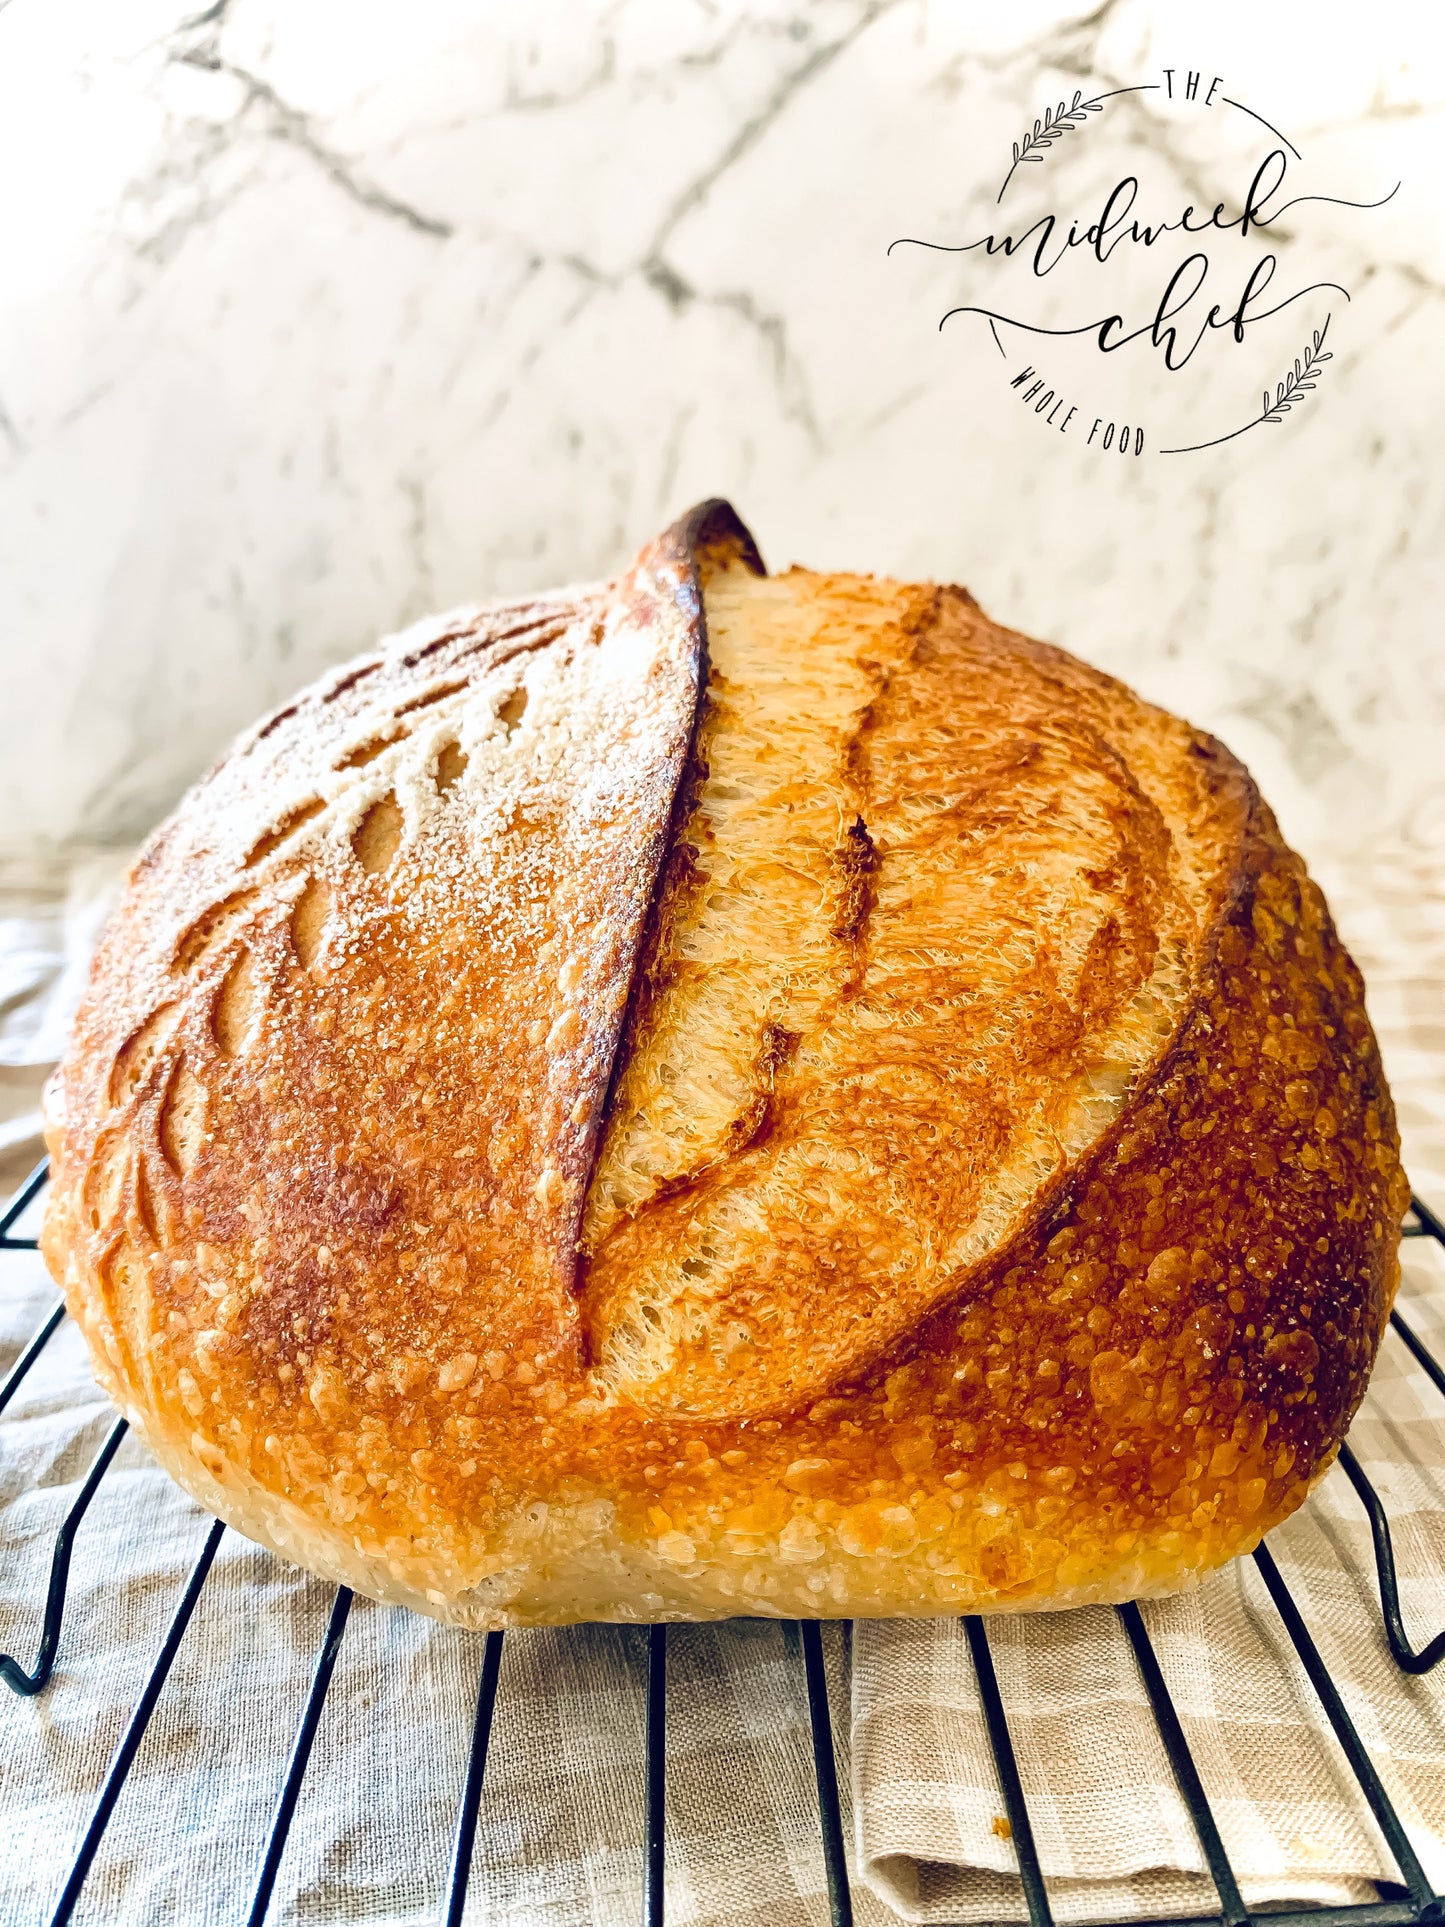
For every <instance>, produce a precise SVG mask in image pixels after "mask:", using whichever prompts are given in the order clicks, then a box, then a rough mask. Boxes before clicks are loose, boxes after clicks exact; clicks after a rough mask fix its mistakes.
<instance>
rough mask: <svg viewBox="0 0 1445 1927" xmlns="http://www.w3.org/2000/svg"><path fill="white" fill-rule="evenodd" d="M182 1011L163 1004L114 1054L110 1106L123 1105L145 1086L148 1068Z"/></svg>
mask: <svg viewBox="0 0 1445 1927" xmlns="http://www.w3.org/2000/svg"><path fill="white" fill-rule="evenodd" d="M180 1017H181V1011H180V1006H179V1005H177V1004H162V1006H161V1008H160V1009H159V1010H157V1011H154V1012H153V1013H152V1014H151V1015H150V1016H149V1017H147V1018H146V1020H145V1022H144V1023H143V1024H142V1025H141V1026H140V1028H139V1029H138V1030H134V1031H132V1032H131V1034H130V1036H129V1037H128V1038H127V1039H126V1041H125V1042H124V1043H123V1044H122V1045H121V1047H120V1049H119V1050H118V1051H117V1052H116V1057H115V1062H114V1064H113V1065H112V1066H111V1072H110V1084H109V1091H108V1095H109V1097H110V1101H111V1103H112V1104H113V1105H118V1104H124V1103H125V1102H126V1100H127V1099H128V1098H130V1097H133V1096H134V1095H135V1093H136V1092H137V1091H138V1090H140V1089H141V1087H142V1086H143V1085H144V1083H145V1081H146V1078H147V1075H148V1073H149V1072H150V1069H151V1066H152V1065H153V1064H154V1063H155V1061H156V1059H157V1058H158V1057H159V1056H160V1054H161V1052H162V1051H163V1050H164V1049H165V1047H166V1045H167V1043H169V1041H170V1039H171V1036H172V1034H173V1033H174V1031H175V1028H176V1026H177V1024H178V1023H179V1022H180Z"/></svg>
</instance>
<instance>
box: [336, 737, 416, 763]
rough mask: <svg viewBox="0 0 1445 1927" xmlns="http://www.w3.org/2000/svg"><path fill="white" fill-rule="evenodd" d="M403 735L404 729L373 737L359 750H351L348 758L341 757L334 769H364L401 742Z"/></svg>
mask: <svg viewBox="0 0 1445 1927" xmlns="http://www.w3.org/2000/svg"><path fill="white" fill-rule="evenodd" d="M405 735H406V731H405V730H404V729H392V730H387V731H386V732H384V733H383V734H382V735H380V736H373V737H371V738H370V739H369V740H368V741H366V742H364V743H362V744H361V746H360V747H359V748H357V749H354V750H352V751H351V753H350V755H349V756H343V757H342V759H341V761H340V762H339V763H337V764H336V765H335V767H336V768H337V769H339V770H342V769H365V767H366V765H367V764H368V763H374V762H375V761H376V759H377V757H378V756H384V755H385V754H386V752H387V750H389V749H390V748H391V747H392V745H393V744H394V743H399V742H401V741H402V740H403V738H404V737H405Z"/></svg>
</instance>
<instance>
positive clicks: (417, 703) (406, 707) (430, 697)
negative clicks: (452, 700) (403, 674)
mask: <svg viewBox="0 0 1445 1927" xmlns="http://www.w3.org/2000/svg"><path fill="white" fill-rule="evenodd" d="M466 687H467V679H466V677H465V676H459V677H457V678H456V680H454V681H452V682H444V683H440V684H439V685H438V686H437V687H436V688H435V689H428V690H427V691H426V692H425V693H424V694H423V695H420V696H413V697H412V699H411V701H410V702H409V703H402V704H401V705H400V707H399V708H397V709H396V710H394V711H393V712H392V713H393V714H394V715H395V716H396V717H397V718H398V719H400V718H401V717H403V716H414V715H415V714H416V713H417V711H418V710H420V709H431V708H432V707H434V705H435V704H437V703H443V702H445V701H446V699H447V697H448V696H456V695H459V694H460V692H461V691H462V690H463V689H465V688H466Z"/></svg>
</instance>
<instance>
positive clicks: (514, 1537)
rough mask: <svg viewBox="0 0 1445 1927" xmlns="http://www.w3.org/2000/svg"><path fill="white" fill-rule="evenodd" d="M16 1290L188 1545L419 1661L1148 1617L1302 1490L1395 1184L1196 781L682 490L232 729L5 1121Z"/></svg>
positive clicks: (1017, 671)
mask: <svg viewBox="0 0 1445 1927" xmlns="http://www.w3.org/2000/svg"><path fill="white" fill-rule="evenodd" d="M49 1133H50V1146H51V1152H52V1157H53V1160H54V1166H53V1171H54V1181H53V1186H52V1191H51V1199H50V1205H49V1210H48V1216H47V1220H46V1226H45V1234H44V1249H45V1252H46V1255H47V1257H48V1260H49V1262H50V1265H51V1268H52V1270H53V1271H54V1273H55V1275H56V1277H57V1279H59V1280H60V1281H61V1282H62V1284H63V1286H64V1289H65V1292H66V1295H67V1298H68V1300H69V1303H70V1306H71V1309H72V1311H73V1312H74V1314H75V1316H76V1318H77V1320H78V1321H79V1323H80V1324H81V1326H82V1328H83V1329H84V1331H85V1333H86V1336H87V1338H88V1340H89V1342H90V1346H91V1350H92V1353H93V1356H94V1360H95V1367H96V1371H97V1373H98V1375H99V1377H100V1378H101V1380H102V1382H103V1383H104V1385H105V1386H106V1387H107V1389H108V1390H109V1391H110V1392H111V1394H112V1395H113V1396H114V1398H115V1399H116V1401H117V1403H118V1404H119V1405H120V1406H121V1408H122V1410H123V1411H124V1412H125V1413H126V1415H127V1417H128V1418H129V1419H130V1420H131V1422H132V1424H133V1425H134V1426H135V1427H136V1428H137V1430H138V1431H139V1432H140V1433H141V1435H142V1436H143V1437H144V1439H145V1440H146V1442H147V1443H148V1444H149V1446H150V1448H151V1449H152V1451H153V1452H154V1453H155V1454H156V1456H157V1457H158V1458H159V1460H160V1461H161V1462H162V1464H164V1465H165V1466H166V1468H167V1469H168V1470H169V1471H170V1472H171V1473H172V1474H173V1475H174V1477H175V1478H176V1479H178V1480H179V1481H180V1483H181V1484H182V1485H183V1486H185V1487H186V1488H187V1489H188V1490H189V1491H190V1492H192V1493H193V1494H194V1495H195V1496H196V1497H197V1498H198V1499H199V1500H200V1501H201V1503H202V1504H203V1505H205V1506H206V1507H208V1508H210V1509H211V1510H212V1511H214V1512H216V1513H218V1514H219V1515H220V1516H221V1517H223V1518H225V1519H227V1520H229V1521H230V1522H231V1523H232V1524H233V1525H235V1526H236V1527H237V1528H238V1529H239V1530H240V1531H242V1532H244V1533H247V1534H249V1535H250V1536H251V1537H252V1538H254V1539H257V1540H260V1541H261V1542H263V1543H264V1544H267V1545H269V1546H272V1547H274V1548H275V1549H276V1550H277V1551H279V1552H281V1553H283V1554H285V1555H286V1556H288V1557H290V1558H293V1559H295V1560H297V1561H299V1562H300V1563H302V1564H304V1565H307V1566H310V1567H312V1568H314V1569H315V1570H317V1571H319V1572H322V1573H325V1574H327V1575H328V1576H330V1577H332V1578H334V1579H336V1580H339V1581H344V1582H345V1583H347V1584H348V1585H352V1586H355V1587H357V1588H359V1589H360V1590H361V1591H363V1592H366V1593H370V1594H372V1595H374V1596H375V1597H377V1598H381V1599H388V1600H395V1601H401V1602H404V1603H406V1604H408V1605H411V1606H414V1607H416V1608H418V1609H419V1610H421V1611H423V1612H428V1613H433V1614H436V1615H437V1616H439V1617H443V1618H448V1619H453V1620H457V1621H460V1622H463V1623H466V1624H469V1625H474V1626H486V1627H492V1626H500V1625H518V1624H529V1623H532V1624H535V1623H553V1622H561V1621H568V1620H577V1619H641V1620H651V1619H665V1618H705V1617H711V1616H716V1615H726V1614H732V1613H738V1612H748V1613H759V1612H762V1613H777V1614H807V1615H842V1614H870V1615H882V1614H898V1613H937V1612H945V1611H947V1612H959V1611H970V1612H972V1611H997V1610H1019V1609H1029V1608H1041V1607H1057V1606H1069V1605H1075V1604H1081V1603H1085V1602H1090V1601H1103V1600H1119V1599H1125V1598H1130V1597H1134V1596H1137V1595H1146V1594H1155V1593H1161V1592H1167V1591H1169V1590H1172V1589H1175V1588H1178V1587H1181V1586H1184V1585H1187V1584H1189V1583H1191V1582H1192V1581H1193V1580H1195V1579H1196V1578H1197V1577H1198V1576H1199V1575H1201V1574H1202V1573H1204V1572H1206V1571H1208V1570H1209V1569H1211V1568H1213V1567H1215V1566H1218V1565H1219V1564H1220V1563H1222V1562H1223V1561H1225V1560H1228V1559H1229V1558H1231V1557H1233V1556H1234V1555H1235V1554H1237V1553H1239V1552H1241V1551H1243V1550H1245V1549H1247V1548H1249V1547H1251V1546H1252V1545H1254V1544H1255V1543H1256V1542H1257V1541H1258V1539H1259V1538H1260V1536H1261V1535H1262V1534H1263V1533H1264V1532H1265V1531H1267V1530H1268V1529H1269V1528H1270V1527H1271V1526H1272V1525H1273V1524H1275V1523H1276V1522H1277V1521H1278V1520H1280V1519H1282V1518H1283V1517H1284V1516H1285V1515H1286V1514H1287V1513H1289V1512H1290V1511H1291V1510H1292V1509H1293V1508H1294V1507H1295V1506H1297V1505H1298V1504H1299V1503H1300V1501H1301V1499H1302V1498H1303V1497H1304V1495H1305V1494H1306V1492H1307V1491H1308V1490H1309V1488H1310V1486H1311V1484H1312V1483H1313V1482H1314V1481H1315V1480H1316V1479H1318V1478H1319V1477H1320V1475H1321V1474H1322V1472H1323V1471H1324V1470H1325V1469H1326V1468H1327V1467H1328V1465H1329V1464H1330V1462H1331V1460H1332V1457H1333V1455H1334V1453H1335V1450H1336V1448H1337V1446H1338V1444H1339V1441H1340V1439H1341V1437H1342V1435H1343V1433H1344V1431H1345V1429H1346V1427H1347V1426H1348V1424H1349V1421H1350V1417H1351V1415H1352V1413H1353V1412H1354V1409H1355V1407H1356V1405H1357V1403H1358V1401H1359V1398H1360V1396H1361V1393H1362V1391H1363V1388H1364V1385H1365V1381H1366V1378H1367V1376H1368V1373H1369V1369H1370V1365H1371V1361H1372V1359H1373V1357H1374V1354H1375V1350H1376V1348H1377V1345H1378V1343H1379V1339H1380V1335H1381V1331H1382V1328H1383V1322H1384V1320H1385V1318H1386V1316H1387V1312H1388V1308H1389V1304H1390V1300H1391V1296H1392V1293H1393V1290H1394V1286H1395V1280H1396V1273H1397V1257H1396V1252H1397V1241H1398V1229H1399V1220H1400V1216H1401V1212H1402V1209H1403V1206H1404V1203H1405V1191H1404V1188H1403V1180H1402V1177H1401V1173H1400V1168H1399V1163H1398V1155H1397V1143H1396V1136H1395V1127H1394V1119H1393V1114H1392V1111H1391V1106H1390V1099H1389V1094H1388V1092H1387V1090H1386V1087H1385V1084H1384V1081H1383V1078H1382V1075H1381V1071H1380V1064H1379V1059H1378V1054H1377V1052H1376V1047H1375V1042H1374V1038H1373V1036H1372V1034H1371V1031H1370V1026H1369V1023H1368V1021H1367V1018H1366V1015H1365V1010H1364V1005H1363V1001H1362V995H1361V985H1360V979H1359V976H1358V973H1357V972H1356V970H1355V968H1354V966H1353V965H1352V963H1351V961H1350V959H1349V957H1348V956H1347V955H1346V953H1345V952H1344V950H1343V949H1342V947H1341V946H1340V943H1339V941H1338V939H1337V937H1336V935H1335V932H1334V929H1333V927H1332V925H1331V922H1330V918H1329V914H1328V911H1327V909H1326V907H1325V904H1324V902H1323V900H1322V898H1321V896H1320V893H1319V891H1318V890H1317V888H1316V887H1315V886H1314V884H1313V883H1312V882H1311V880H1310V879H1309V877H1308V876H1307V875H1306V873H1305V870H1304V867H1303V865H1302V864H1301V862H1300V861H1299V859H1298V858H1297V857H1296V856H1295V855H1293V854H1292V853H1291V852H1290V851H1289V850H1288V849H1287V848H1286V847H1285V845H1284V844H1283V843H1282V841H1281V839H1280V836H1279V833H1278V831H1277V829H1276V826H1275V823H1274V820H1273V818H1272V816H1271V815H1270V813H1269V811H1268V809H1267V808H1266V807H1265V805H1264V804H1263V803H1262V802H1261V800H1260V798H1259V795H1258V793H1257V792H1256V790H1255V788H1254V786H1253V784H1252V783H1251V781H1250V779H1249V777H1248V775H1247V774H1246V772H1245V771H1244V770H1243V769H1242V768H1241V767H1240V765H1239V764H1238V763H1237V762H1236V761H1235V760H1234V758H1233V757H1232V756H1231V755H1230V754H1229V753H1228V751H1226V750H1225V749H1224V748H1223V747H1222V745H1220V744H1219V743H1217V742H1215V741H1213V740H1212V739H1210V738H1208V737H1206V736H1203V735H1201V734H1200V733H1199V732H1197V731H1195V730H1193V729H1191V728H1189V727H1188V726H1187V725H1186V724H1184V723H1182V722H1179V721H1177V720H1175V719H1174V718H1173V717H1171V716H1168V715H1165V714H1164V713H1162V712H1161V711H1160V710H1158V709H1155V708H1153V707H1151V706H1150V705H1148V704H1147V703H1144V702H1143V701H1141V700H1140V699H1139V698H1138V697H1136V696H1135V695H1133V694H1132V693H1131V692H1130V691H1129V690H1128V689H1126V688H1124V687H1123V686H1121V685H1120V684H1119V683H1117V682H1114V681H1112V680H1110V679H1109V678H1108V677H1105V676H1103V675H1100V674H1098V673H1097V672H1095V671H1094V670H1092V669H1089V668H1087V667H1085V666H1084V665H1083V664H1081V663H1079V662H1077V661H1074V660H1072V659H1071V658H1070V657H1068V656H1066V655H1064V654H1063V653H1061V652H1060V651H1059V650H1057V649H1053V648H1048V647H1045V646H1043V645H1041V644H1039V643H1035V642H1031V641H1028V640H1027V639H1025V638H1024V637H1022V636H1019V635H1015V634H1013V633H1011V632H1009V631H1007V630H1004V629H1001V628H999V627H998V626H997V625H996V624H994V623H992V622H991V621H989V620H988V618H987V617H986V616H984V615H983V614H982V612H981V611H980V610H979V608H978V607H977V605H976V604H975V603H974V602H973V600H972V598H971V597H970V596H968V595H967V594H966V593H965V592H964V591H962V590H960V589H953V588H939V587H934V586H930V585H919V584H905V583H899V582H891V581H884V580H878V579H874V578H872V577H867V576H851V575H836V574H834V575H819V574H814V573H811V572H809V571H806V570H799V569H794V570H791V571H789V572H788V573H787V574H785V575H781V576H768V575H767V574H766V573H765V572H764V570H763V566H762V563H761V561H760V560H759V558H758V555H757V552H756V549H755V548H754V545H753V543H752V541H751V538H750V537H749V536H748V534H747V532H746V531H745V530H744V529H743V528H742V526H741V524H740V523H739V522H738V521H737V519H736V517H735V516H734V515H733V514H732V512H731V510H730V509H728V508H727V507H726V505H725V504H721V503H709V504H705V505H704V506H703V507H701V508H700V509H698V510H695V511H694V512H693V513H692V514H691V515H690V516H689V517H687V518H686V519H685V520H684V521H683V522H681V523H679V524H678V525H677V526H676V527H674V528H673V529H671V530H669V531H668V532H667V533H666V534H665V535H663V536H662V537H660V538H659V539H658V540H657V541H655V542H654V543H652V544H650V545H649V547H648V548H646V549H645V550H644V551H643V552H642V554H641V555H640V556H639V557H638V558H637V560H636V561H635V562H634V564H633V565H632V567H631V568H630V569H629V570H628V572H627V573H626V574H625V575H623V576H621V577H620V578H618V579H617V580H616V581H614V582H610V583H604V584H600V585H597V586H593V587H587V588H582V589H574V590H567V591H564V592H561V593H559V594H557V595H553V596H549V597H545V598H541V599H539V600H536V601H532V602H526V603H508V604H497V605H492V606H489V607H486V608H482V609H469V610H463V611H460V612H456V613H454V614H452V615H450V616H448V617H446V618H444V619H441V620H438V621H432V622H429V623H423V624H420V625H418V626H417V627H415V628H413V629H411V630H408V631H407V632H406V633H404V634H403V635H401V636H399V637H396V638H394V639H393V640H391V641H390V642H388V643H386V644H385V645H383V647H382V648H381V649H380V650H379V651H378V652H377V653H375V654H373V655H371V656H368V657H365V658H363V659H362V660H360V661H358V662H356V663H353V664H351V665H349V666H348V667H347V668H345V669H344V670H342V671H340V672H338V673H336V674H334V675H333V676H331V677H330V678H328V679H327V680H325V681H324V682H322V683H320V684H317V685H316V686H315V687H313V688H312V689H310V690H308V691H306V692H304V693H303V694H302V695H301V696H299V697H298V698H296V700H295V701H294V702H292V703H290V704H288V705H287V706H286V707H285V708H283V709H281V710H279V711H278V712H277V713H276V714H275V715H273V716H271V717H270V718H269V719H267V720H266V721H265V722H264V723H262V724H261V725H259V726H258V727H257V728H255V729H254V730H252V731H251V732H250V733H249V734H248V735H247V736H246V737H244V738H243V739H242V740H241V741H240V742H239V743H238V744H237V745H236V747H235V748H234V749H233V750H232V752H231V753H230V754H229V755H228V756H227V757H226V758H225V759H224V760H223V761H222V762H221V763H220V764H219V765H218V766H217V768H216V769H215V770H213V771H212V772H211V774H210V775H209V776H208V777H206V778H205V779H204V780H203V781H202V782H201V783H200V784H199V785H198V786H197V787H196V788H195V789H194V790H193V791H192V792H191V794H190V795H189V796H188V797H187V798H186V799H185V800H184V801H183V802H182V804H181V805H180V807H179V809H178V810H177V811H176V813H175V815H174V816H173V817H172V818H171V820H170V821H169V822H168V823H167V824H166V825H164V827H163V828H162V829H161V830H159V831H158V832H157V834H156V835H155V836H154V837H153V839H152V840H151V842H150V844H149V845H148V846H147V848H146V849H145V851H144V852H143V854H142V855H141V857H140V858H139V860H138V861H137V863H136V864H135V866H134V868H133V870H132V872H131V875H130V878H129V881H128V884H127V888H126V891H125V895H124V899H123V901H122V903H121V905H120V907H119V909H118V910H117V912H116V914H115V916H114V918H113V919H112V921H111V923H110V926H109V928H108V930H107V932H106V934H105V937H104V940H103V942H102V944H101V947H100V950H99V953H98V955H97V957H96V960H95V965H94V969H93V972H92V976H91V981H90V987H89V991H88V994H87V996H86V998H85V1001H84V1004H83V1007H82V1009H81V1011H80V1014H79V1017H78V1019H77V1023H76V1028H75V1033H74V1038H73V1042H72V1045H71V1048H70V1052H69V1055H68V1057H67V1060H66V1062H65V1063H64V1064H63V1065H62V1067H61V1069H60V1070H59V1072H58V1073H57V1075H56V1077H55V1079H54V1080H53V1082H52V1087H51V1091H50V1106H49Z"/></svg>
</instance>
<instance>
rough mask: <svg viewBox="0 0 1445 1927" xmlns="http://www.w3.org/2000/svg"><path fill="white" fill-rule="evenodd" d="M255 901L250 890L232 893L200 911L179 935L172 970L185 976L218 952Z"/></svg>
mask: <svg viewBox="0 0 1445 1927" xmlns="http://www.w3.org/2000/svg"><path fill="white" fill-rule="evenodd" d="M255 901H256V893H255V891H254V890H233V891H232V893H231V894H230V896H228V897H223V898H222V899H221V901H220V902H219V903H216V904H212V906H211V908H210V909H209V910H204V911H202V913H201V915H200V916H198V917H196V918H195V919H194V920H193V921H192V922H191V924H190V925H189V926H188V927H187V928H186V929H185V930H184V931H183V932H182V933H181V937H180V941H179V942H178V943H177V945H176V949H175V957H174V961H173V964H172V968H173V969H176V970H179V971H182V972H183V973H188V972H190V971H192V970H194V969H195V968H196V966H197V965H198V964H201V963H204V961H205V960H206V958H207V957H208V956H211V955H212V954H213V953H214V952H215V951H217V950H219V949H221V948H222V947H223V946H224V945H225V944H226V943H227V942H228V941H229V940H230V938H231V936H232V935H233V934H234V932H235V930H236V927H237V925H238V924H240V922H241V921H242V920H243V918H244V917H245V916H246V914H247V912H248V911H249V910H250V908H251V906H252V905H253V904H254V903H255Z"/></svg>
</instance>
